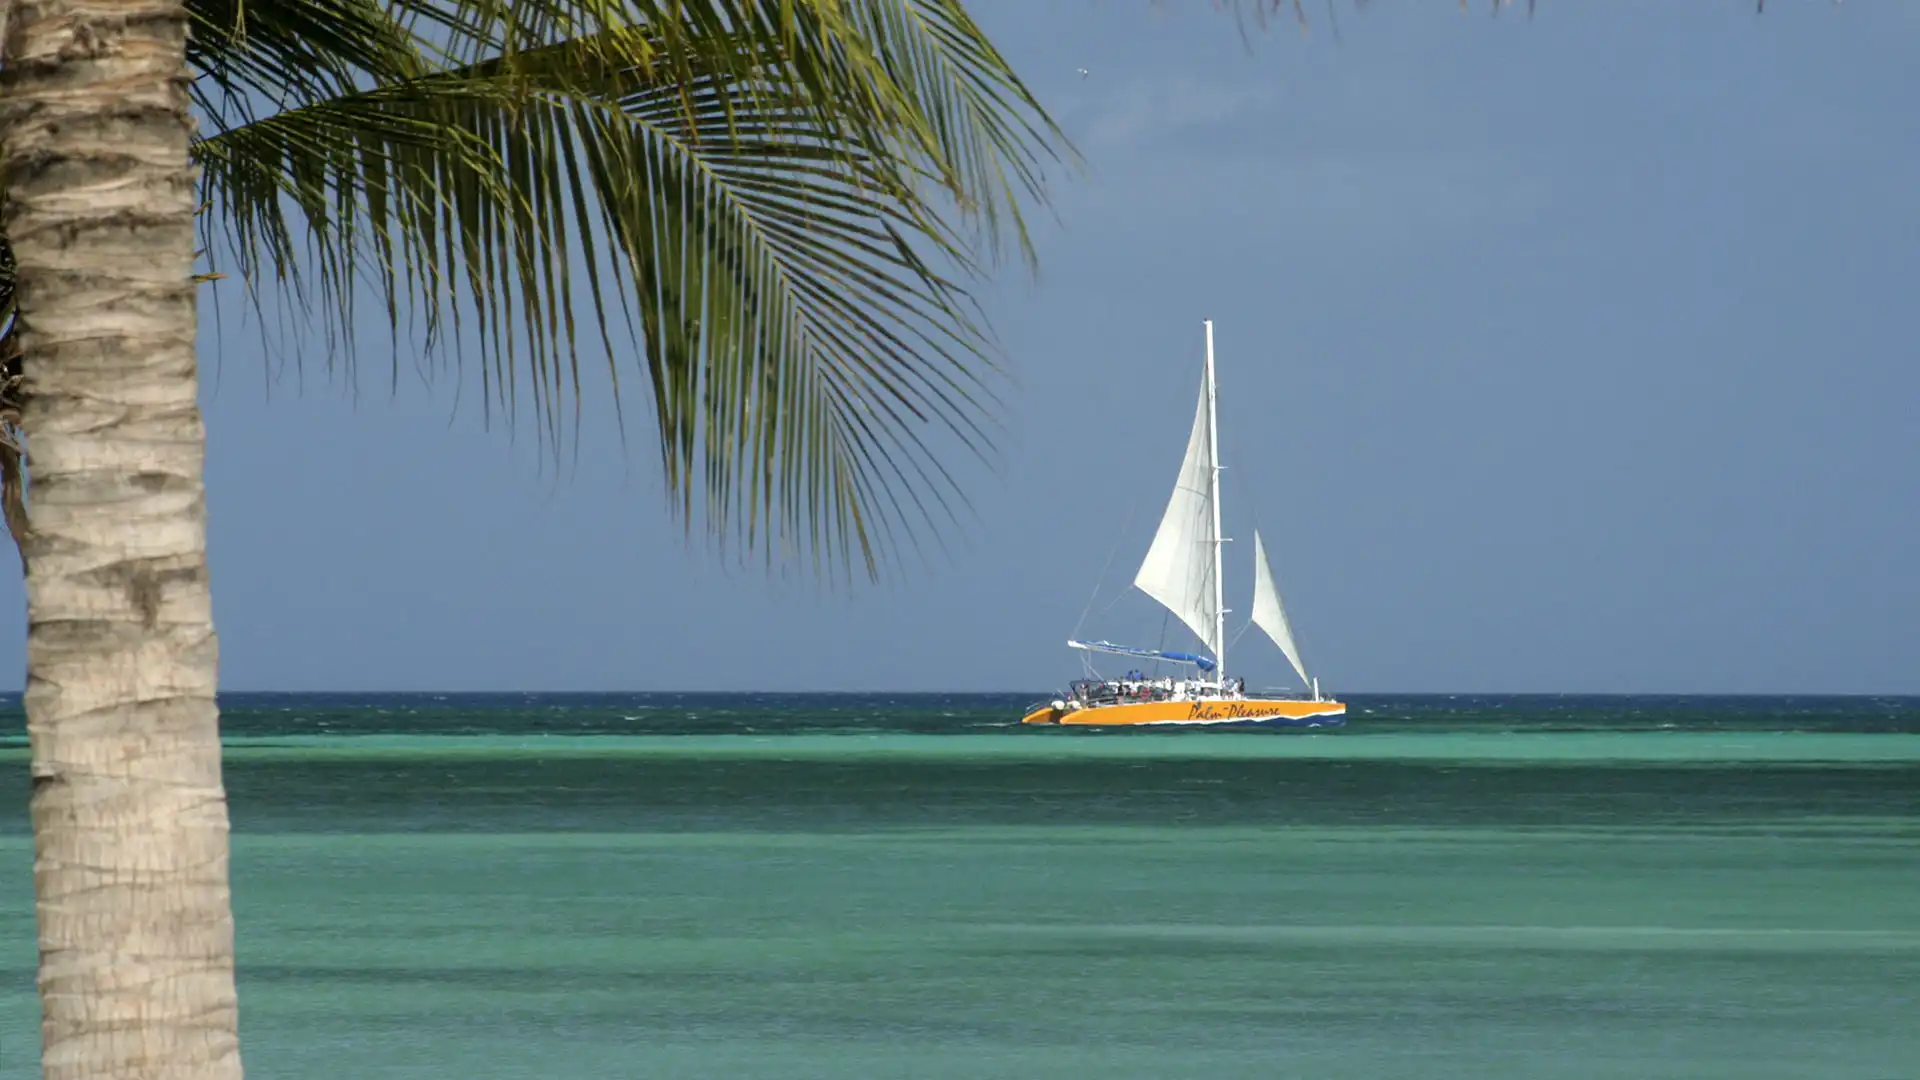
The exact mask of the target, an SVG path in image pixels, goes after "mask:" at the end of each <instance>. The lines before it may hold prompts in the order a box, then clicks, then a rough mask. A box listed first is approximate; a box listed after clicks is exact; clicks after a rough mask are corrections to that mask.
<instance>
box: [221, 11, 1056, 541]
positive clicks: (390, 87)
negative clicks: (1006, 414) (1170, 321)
mask: <svg viewBox="0 0 1920 1080" xmlns="http://www.w3.org/2000/svg"><path fill="white" fill-rule="evenodd" d="M273 2H275V3H279V2H281V0H273ZM302 2H306V3H323V2H325V3H330V2H332V0H302ZM394 8H395V10H396V11H400V12H401V13H402V15H403V16H404V17H398V18H396V19H394V20H393V21H392V22H391V23H382V22H380V21H379V20H378V19H376V18H374V15H377V14H379V13H377V12H375V13H369V12H367V11H365V10H364V9H360V8H355V9H354V10H355V11H356V12H357V13H358V14H357V15H356V17H357V18H360V19H361V20H362V21H363V22H365V23H367V25H368V27H370V28H371V29H367V30H363V31H357V32H355V33H354V34H352V35H346V34H343V35H341V36H342V37H343V39H345V40H347V41H348V42H349V43H350V44H351V45H352V49H347V48H345V47H343V48H342V49H340V50H339V51H338V52H337V53H336V54H335V55H339V56H346V55H349V53H350V54H351V56H352V58H353V59H352V60H351V62H350V63H345V64H343V65H341V66H342V67H344V68H357V69H358V70H359V77H361V78H363V79H365V80H369V81H371V82H373V85H370V86H368V87H366V88H364V89H360V90H357V91H354V92H349V93H340V94H331V95H326V96H322V95H321V94H319V93H318V92H316V93H315V96H314V99H313V100H310V101H309V102H307V103H306V104H303V105H300V106H298V107H293V108H288V109H286V110H284V111H281V112H278V113H274V114H271V115H264V116H260V117H259V118H248V117H247V114H246V112H245V110H227V111H225V112H222V113H221V114H220V115H221V116H223V117H236V118H240V119H238V120H236V121H233V122H223V123H221V124H217V125H216V130H214V131H213V133H212V134H210V136H209V137H208V138H207V139H206V140H205V141H204V142H203V144H202V145H201V159H202V162H203V165H204V169H205V184H206V193H207V197H208V201H209V205H210V207H211V212H210V214H209V216H208V217H207V219H206V222H207V230H208V246H209V249H210V250H211V251H213V252H214V253H215V255H216V258H217V259H218V260H226V261H227V262H230V263H231V266H232V267H233V269H234V271H235V273H236V275H237V276H238V277H240V278H241V279H242V280H243V281H245V282H247V283H248V286H249V288H253V289H265V288H267V287H277V288H279V289H281V290H284V291H285V292H286V293H287V294H288V295H289V296H291V297H293V298H294V299H295V300H296V305H295V306H296V307H299V308H302V309H304V310H309V311H312V312H315V313H316V315H317V317H318V318H319V320H320V321H321V323H322V326H323V332H322V333H320V334H317V335H315V337H314V340H315V341H317V342H319V343H320V345H321V347H322V348H324V349H325V350H326V352H327V355H328V356H329V357H333V356H338V357H340V358H341V359H342V360H343V361H344V362H345V363H347V364H351V363H352V362H353V355H354V353H353V342H354V336H353V328H354V326H355V324H356V320H357V318H358V315H359V314H360V312H359V309H358V307H357V306H356V299H357V298H359V297H361V296H363V295H364V294H365V292H366V290H367V289H368V288H370V289H371V292H372V294H374V295H377V296H379V297H380V299H381V302H382V308H383V310H384V313H385V315H386V317H387V320H388V322H389V325H390V326H391V327H392V328H393V330H394V333H395V335H396V338H395V339H396V341H400V340H402V336H403V335H406V334H409V333H412V334H414V335H416V337H415V338H414V341H415V342H416V343H417V344H418V345H419V346H420V347H421V348H422V349H423V350H424V351H425V352H426V353H428V354H430V355H433V356H435V357H438V358H440V359H447V358H454V359H455V360H456V361H460V360H464V361H471V362H472V363H474V364H475V365H477V367H478V368H479V373H480V377H481V379H482V383H483V391H484V393H483V397H484V399H485V400H486V402H487V408H488V410H489V418H490V419H491V417H492V416H494V415H500V416H503V417H505V418H507V419H508V420H509V421H511V420H512V419H513V418H514V417H517V416H519V415H521V414H522V413H524V412H528V411H530V412H531V413H532V414H533V415H534V416H535V418H536V419H537V422H538V424H539V427H540V430H541V431H542V432H543V433H544V434H545V435H546V436H547V437H548V438H549V439H550V440H552V444H553V445H554V446H555V447H556V448H557V447H558V445H559V444H558V441H557V440H558V439H559V437H560V433H561V432H562V431H563V430H568V429H569V427H570V425H571V424H572V422H573V421H574V420H575V419H577V416H578V412H579V409H580V407H581V400H580V395H581V394H582V393H583V387H585V386H587V385H588V384H587V383H586V382H585V381H584V379H583V375H582V366H581V364H582V350H583V348H584V349H590V350H597V351H600V352H602V353H603V354H604V355H605V357H606V358H607V359H608V361H609V362H610V364H611V367H610V371H611V373H612V380H611V383H610V385H611V386H612V387H613V391H614V394H615V400H616V405H617V404H618V403H619V394H620V388H621V387H622V386H623V385H624V384H623V382H622V381H621V379H620V367H619V365H618V364H617V363H613V361H614V360H615V359H616V358H617V357H619V356H620V355H621V353H622V352H623V351H625V350H627V349H630V348H632V347H633V346H635V345H637V346H638V351H639V352H640V354H641V355H640V358H641V362H642V370H643V371H644V373H645V375H646V378H647V381H648V384H649V388H650V394H649V395H648V397H649V399H650V400H649V404H650V406H651V412H652V414H653V419H654V421H655V426H656V428H657V431H658V435H659V448H660V454H661V459H662V462H663V465H664V468H665V472H666V478H667V482H668V488H669V490H670V491H671V492H672V493H673V495H674V504H675V509H676V512H678V513H679V514H680V515H681V516H682V517H683V518H684V519H685V520H686V521H687V523H688V524H689V526H692V525H694V524H695V523H696V522H700V523H703V524H704V525H705V526H706V527H707V528H708V529H709V530H710V531H711V532H712V533H713V534H714V535H715V536H716V537H717V538H719V539H720V540H721V541H722V542H723V543H732V542H736V541H737V542H740V543H741V544H742V546H743V550H757V551H760V552H762V553H763V554H765V555H766V556H767V557H768V558H770V559H781V558H786V557H789V556H794V555H804V556H806V557H807V558H808V559H809V560H811V561H815V562H816V563H818V562H819V561H820V560H823V559H827V560H830V562H831V565H832V566H833V568H834V569H835V570H836V571H837V570H842V569H844V570H851V569H853V568H854V567H856V566H858V567H859V568H860V569H862V570H864V571H865V572H866V573H868V574H874V573H876V572H877V571H878V569H879V566H880V564H881V562H882V561H883V558H884V557H891V556H895V555H898V554H899V553H900V551H899V548H898V547H897V544H896V541H897V540H898V539H899V538H900V537H902V536H905V537H908V538H912V539H918V537H919V536H921V535H923V532H922V527H923V526H927V525H932V526H934V527H935V530H936V535H937V533H938V528H939V526H941V525H942V524H943V523H944V522H945V521H947V520H948V519H949V518H950V516H951V515H952V513H953V511H954V504H955V503H956V501H958V500H957V496H958V492H957V490H956V489H955V485H954V483H953V478H952V476H951V475H950V474H949V473H948V472H947V471H945V469H944V467H943V466H942V464H941V460H942V458H943V457H944V456H945V453H946V451H947V450H948V449H951V448H953V447H962V448H968V449H971V450H973V451H977V452H985V451H986V450H987V449H988V447H989V446H990V442H991V440H990V438H989V431H990V428H991V424H990V421H991V417H992V411H993V405H994V402H993V397H992V394H991V392H990V385H991V382H992V380H994V379H995V378H997V375H996V368H995V366H994V365H993V363H992V362H991V355H992V349H991V343H990V339H989V338H988V337H987V335H986V333H985V331H984V329H983V324H982V323H981V321H980V319H979V316H978V313H977V311H975V310H974V308H973V306H972V304H971V301H970V300H969V298H968V295H967V293H966V291H965V285H966V283H967V282H968V281H969V280H971V279H972V278H973V277H974V276H975V275H976V274H978V273H979V272H981V271H982V270H984V269H985V268H986V267H987V266H988V265H989V264H990V263H991V262H992V261H993V260H994V259H995V258H997V257H998V255H999V248H998V243H999V241H1000V240H1001V239H1002V238H1004V237H1012V238H1013V239H1014V240H1015V241H1016V242H1017V243H1018V244H1019V245H1020V246H1021V248H1022V250H1023V252H1025V253H1026V254H1028V255H1029V257H1030V254H1031V250H1030V247H1029V246H1028V245H1027V240H1026V233H1025V226H1024V223H1023V221H1022V218H1021V203H1022V201H1023V200H1031V199H1034V198H1036V197H1038V198H1044V196H1045V189H1044V182H1043V177H1044V167H1045V166H1046V164H1047V163H1048V162H1049V161H1050V160H1055V159H1056V157H1055V155H1056V154H1057V152H1058V151H1059V150H1060V149H1062V148H1063V147H1064V142H1063V140H1061V138H1060V137H1059V133H1058V130H1057V129H1056V128H1055V127H1054V126H1053V125H1052V122H1051V121H1050V120H1048V119H1047V117H1046V116H1045V114H1044V112H1042V111H1041V110H1040V108H1039V106H1038V105H1037V103H1036V102H1035V101H1034V99H1033V98H1032V96H1031V95H1030V94H1029V93H1028V92H1027V91H1026V89H1025V88H1024V87H1023V86H1022V85H1021V84H1020V82H1019V81H1018V79H1017V78H1016V77H1015V76H1014V75H1013V73H1012V72H1011V70H1010V68H1009V67H1008V66H1007V64H1006V62H1005V61H1004V59H1003V58H1001V57H1000V56H999V54H998V53H996V52H995V51H994V50H993V48H992V46H991V45H990V44H989V43H987V41H986V39H985V37H984V35H983V34H982V33H981V32H980V30H979V28H978V27H977V26H975V25H974V24H973V23H972V22H971V20H969V19H968V17H967V16H966V13H965V12H964V10H963V9H962V8H961V6H960V5H959V3H958V2H957V0H814V2H811V3H808V2H799V0H758V2H746V0H732V2H728V0H710V2H707V3H685V2H682V3H675V4H655V3H646V2H639V0H629V2H625V3H620V4H614V5H600V4H594V3H587V2H569V0H536V2H532V3H506V4H477V3H466V4H456V3H451V2H449V3H446V4H421V3H419V0H416V5H415V7H414V8H413V9H410V10H409V9H408V6H407V5H405V4H397V5H394ZM429 17H432V19H433V23H432V25H433V26H434V27H435V30H434V36H433V39H432V40H431V41H427V40H425V39H424V38H423V39H422V40H421V41H420V42H419V43H418V47H417V49H416V50H415V58H416V59H420V58H424V60H422V61H421V63H422V67H421V68H420V69H419V70H417V71H413V72H409V71H408V70H407V65H408V64H409V63H412V62H414V61H410V60H405V59H404V58H396V57H397V54H391V53H390V52H387V53H383V52H381V51H380V50H381V49H383V48H386V44H385V41H386V39H384V38H382V37H380V35H379V33H376V32H375V31H376V30H378V31H380V33H385V32H386V29H383V28H390V27H395V26H407V25H416V24H418V23H419V22H421V21H423V20H426V19H428V18H429ZM343 21H345V20H343ZM282 22H283V23H285V24H287V25H292V24H293V20H292V18H291V17H288V18H286V19H283V20H282ZM353 43H360V44H353ZM353 50H357V51H353ZM288 55H291V54H288ZM273 62H274V63H285V62H287V61H282V60H275V61H273ZM264 63H265V62H262V65H263V66H261V70H266V68H265V66H264ZM372 67H379V68H381V70H379V71H369V70H368V69H369V68H372ZM234 70H238V71H251V70H252V69H248V68H241V67H238V66H236V67H235V68H234ZM315 70H319V71H328V70H330V69H327V68H325V67H324V66H323V65H322V66H318V67H316V69H315ZM328 77H331V76H328ZM247 78H254V76H250V75H249V76H247ZM318 78H319V77H318V76H316V79H318ZM256 81H257V79H256ZM232 82H233V85H234V86H235V87H237V88H239V89H238V90H236V91H235V92H240V93H244V92H247V91H246V89H245V88H246V87H247V86H249V85H252V84H249V83H247V82H246V81H245V79H243V78H241V77H240V76H235V77H234V78H233V80H232ZM316 85H318V84H317V83H316ZM256 96H257V95H256ZM258 295H259V294H257V296H258ZM414 320H417V322H415V321H414Z"/></svg>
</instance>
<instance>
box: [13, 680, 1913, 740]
mask: <svg viewBox="0 0 1920 1080" xmlns="http://www.w3.org/2000/svg"><path fill="white" fill-rule="evenodd" d="M1044 696H1045V695H1044V694H1043V693H1038V692H1024V693H989V694H981V693H968V694H961V693H887V694H873V693H866V694H858V693H808V694H797V693H617V694H610V693H448V692H436V693H413V694H392V693H230V694H223V695H222V696H221V726H222V730H223V732H224V733H225V734H226V735H228V736H230V737H235V738H245V739H258V738H275V737H285V736H308V735H325V736H330V737H340V736H355V735H434V736H494V737H501V736H505V737H528V736H607V735H616V736H620V735H624V736H635V735H642V736H644V735H730V734H737V735H759V736H768V735H835V734H847V735H879V734H919V735H966V734H987V733H999V734H1004V733H1006V732H1008V731H1010V730H1015V729H1019V728H1020V727H1021V724H1020V723H1019V718H1020V716H1021V715H1022V714H1023V713H1024V712H1025V711H1026V709H1027V707H1028V706H1030V705H1031V704H1032V703H1033V702H1034V701H1035V700H1037V699H1039V698H1041V697H1044ZM1348 709H1349V712H1348V723H1347V726H1346V728H1345V729H1344V730H1343V731H1341V732H1340V733H1339V734H1338V735H1335V736H1332V737H1337V738H1350V737H1365V736H1367V735H1370V734H1408V733H1414V732H1420V733H1429V734H1439V733H1446V732H1476V733H1486V734H1491V733H1512V734H1522V733H1529V732H1646V733H1663V732H1753V733H1765V732H1823V733H1869V732H1884V733H1909V734H1920V697H1866V696H1853V697H1841V696H1831V697H1814V696H1797V697H1789V696H1779V697H1759V696H1708V695H1697V696H1690V695H1659V696H1656V695H1642V696H1628V695H1620V696H1609V695H1574V694H1506V695H1496V694H1392V695H1388V694H1355V695H1352V696H1351V697H1350V698H1349V699H1348ZM25 726H26V724H25V715H24V713H22V712H21V709H20V697H19V695H18V694H17V693H15V694H8V695H0V744H16V745H17V744H18V743H20V742H23V741H24V736H25ZM1240 730H1242V731H1243V732H1244V731H1245V730H1247V729H1240ZM1034 734H1036V735H1055V736H1058V735H1060V734H1062V733H1060V732H1053V731H1044V732H1041V731H1036V732H1034ZM1069 734H1070V736H1071V737H1096V738H1128V737H1139V736H1142V735H1149V736H1150V737H1153V738H1166V737H1169V736H1170V735H1176V734H1177V735H1178V736H1179V737H1189V738H1202V739H1204V738H1208V737H1210V735H1209V733H1208V732H1206V731H1204V730H1192V731H1181V732H1177V733H1176V732H1174V731H1169V730H1167V729H1157V730H1155V731H1154V732H1152V733H1139V732H1128V731H1100V730H1090V731H1081V732H1073V733H1069ZM1274 735H1275V737H1283V736H1286V737H1297V736H1288V735H1287V733H1285V732H1275V733H1274Z"/></svg>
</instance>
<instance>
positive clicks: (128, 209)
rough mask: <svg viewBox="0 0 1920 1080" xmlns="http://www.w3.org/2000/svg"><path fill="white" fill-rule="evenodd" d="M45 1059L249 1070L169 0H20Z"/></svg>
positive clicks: (91, 1074) (19, 235)
mask: <svg viewBox="0 0 1920 1080" xmlns="http://www.w3.org/2000/svg"><path fill="white" fill-rule="evenodd" d="M10 23H11V24H10V25H9V26H7V28H6V39H5V40H6V43H7V51H6V56H5V69H4V72H3V73H0V169H3V170H4V177H5V183H6V184H7V195H8V207H7V212H6V220H5V222H4V229H5V232H6V234H7V236H8V237H9V238H11V240H12V242H13V247H14V254H15V257H16V259H17V260H18V264H19V305H20V307H19V311H20V318H21V320H22V326H23V342H22V343H23V345H24V346H25V350H26V354H27V357H28V359H29V361H30V363H29V364H28V366H27V374H28V385H27V392H28V397H27V402H26V405H25V407H24V410H23V413H22V417H21V426H22V428H23V430H24V432H25V436H26V444H27V453H28V461H29V473H30V475H31V477H32V486H31V489H30V491H29V492H28V502H29V504H30V508H31V512H32V523H31V530H30V532H29V534H28V536H27V540H26V545H25V552H26V557H27V619H28V630H27V688H26V709H27V731H28V735H29V738H30V740H31V744H32V757H33V796H32V804H33V832H34V842H35V858H34V889H35V903H36V910H37V912H38V916H39V931H40V979H39V985H40V998H41V1004H42V1009H43V1020H42V1027H41V1033H42V1039H43V1044H42V1055H43V1057H42V1061H43V1064H44V1069H45V1076H46V1078H47V1080H82V1078H85V1080H99V1078H108V1077H112V1078H127V1080H133V1078H139V1080H161V1078H167V1080H176V1078H177V1080H185V1078H187V1077H193V1078H195V1080H237V1078H238V1077H239V1076H240V1075H241V1071H240V1053H239V1042H238V1037H237V1034H236V1027H237V1006H236V1004H235V999H234V985H233V916H232V910H231V904H230V901H229V893H228V886H227V808H226V795H225V792H224V791H223V789H222V787H221V782H220V743H219V732H218V726H219V717H218V712H217V710H216V708H215V704H214V687H215V680H216V662H217V655H216V653H217V650H216V646H215V640H214V633H213V610H212V602H211V599H210V594H209V592H208V585H207V562H206V501H205V489H204V487H203V485H202V477H201V464H202V460H203V457H204V451H205V446H204V443H205V439H204V432H203V429H202V426H201V420H200V413H199V409H198V406H197V391H198V387H197V382H196V372H195V367H194V293H193V285H192V275H193V261H194V220H193V218H194V210H195V206H196V190H195V178H194V172H193V169H192V167H191V165H190V163H189V160H188V156H187V151H188V139H189V136H190V134H191V132H192V124H193V121H192V118H191V116H190V115H189V113H188V111H187V82H186V80H187V68H186V57H185V46H186V32H187V23H186V16H185V12H184V9H183V8H182V6H181V3H180V0H114V2H110V3H109V2H103V0H14V2H13V4H12V11H11V15H10Z"/></svg>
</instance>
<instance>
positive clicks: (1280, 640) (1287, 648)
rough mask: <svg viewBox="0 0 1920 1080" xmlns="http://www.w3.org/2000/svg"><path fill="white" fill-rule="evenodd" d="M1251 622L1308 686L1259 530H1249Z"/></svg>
mask: <svg viewBox="0 0 1920 1080" xmlns="http://www.w3.org/2000/svg"><path fill="white" fill-rule="evenodd" d="M1253 625H1255V626H1257V627H1259V628H1260V629H1262V630H1265V631H1266V632H1267V636H1268V637H1270V638H1272V639H1273V643H1274V644H1275V645H1278V646H1280V651H1281V652H1283V653H1286V654H1287V660H1288V662H1290V663H1291V664H1293V670H1295V671H1297V672H1299V673H1300V681H1301V682H1303V683H1306V684H1307V685H1308V686H1312V685H1313V680H1311V679H1309V678H1307V666H1306V665H1305V664H1303V663H1301V662H1300V646H1298V645H1296V644H1294V642H1293V628H1292V627H1291V626H1288V625H1287V612H1286V609H1285V608H1282V607H1281V606H1280V590H1279V589H1277V588H1275V587H1274V584H1273V570H1272V568H1271V567H1269V566H1268V565H1267V548H1266V545H1265V544H1262V543H1261V542H1260V530H1258V529H1255V530H1254V531H1253Z"/></svg>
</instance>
